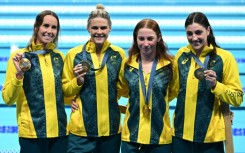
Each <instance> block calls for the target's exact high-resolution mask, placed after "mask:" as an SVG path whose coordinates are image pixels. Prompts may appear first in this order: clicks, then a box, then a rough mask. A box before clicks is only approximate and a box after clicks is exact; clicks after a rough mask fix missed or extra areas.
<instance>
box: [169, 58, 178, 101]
mask: <svg viewBox="0 0 245 153" xmlns="http://www.w3.org/2000/svg"><path fill="white" fill-rule="evenodd" d="M178 93H179V71H178V65H177V60H176V59H174V61H173V66H172V78H171V80H170V83H169V94H168V101H169V102H170V101H172V100H173V99H174V98H176V97H177V95H178Z"/></svg>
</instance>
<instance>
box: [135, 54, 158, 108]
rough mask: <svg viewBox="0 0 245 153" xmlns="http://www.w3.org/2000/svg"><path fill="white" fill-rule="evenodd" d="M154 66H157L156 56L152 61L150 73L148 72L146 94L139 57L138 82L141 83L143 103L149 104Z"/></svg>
mask: <svg viewBox="0 0 245 153" xmlns="http://www.w3.org/2000/svg"><path fill="white" fill-rule="evenodd" d="M156 67H157V58H155V59H154V63H153V65H152V68H151V74H150V80H149V83H148V90H147V94H146V87H145V81H144V75H143V70H142V62H141V59H139V76H140V83H141V88H142V91H143V95H144V99H145V103H146V104H147V105H148V104H149V98H150V93H151V90H152V84H153V77H154V75H155V72H156Z"/></svg>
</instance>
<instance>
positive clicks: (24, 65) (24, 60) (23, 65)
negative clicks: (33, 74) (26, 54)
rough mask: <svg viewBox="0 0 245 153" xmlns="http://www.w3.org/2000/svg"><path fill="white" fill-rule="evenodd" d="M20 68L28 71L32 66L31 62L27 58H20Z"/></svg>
mask: <svg viewBox="0 0 245 153" xmlns="http://www.w3.org/2000/svg"><path fill="white" fill-rule="evenodd" d="M20 68H21V70H22V71H28V70H29V69H30V68H31V62H30V61H29V60H28V59H27V58H22V59H21V60H20Z"/></svg>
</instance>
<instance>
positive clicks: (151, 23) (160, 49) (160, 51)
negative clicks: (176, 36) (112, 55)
mask: <svg viewBox="0 0 245 153" xmlns="http://www.w3.org/2000/svg"><path fill="white" fill-rule="evenodd" d="M142 28H148V29H151V30H153V31H154V32H155V33H156V35H157V38H159V37H160V38H161V39H160V41H159V42H157V45H156V57H157V58H158V60H163V59H166V60H169V61H170V62H172V59H173V56H172V55H170V54H169V52H168V47H167V45H166V43H165V42H164V41H163V38H162V33H161V30H160V27H159V25H158V23H157V22H156V21H155V20H152V19H143V20H141V21H140V22H138V23H137V25H136V26H135V28H134V31H133V44H132V46H131V48H130V49H129V58H128V61H127V62H126V63H127V64H129V63H131V62H132V57H133V56H135V55H137V56H138V57H137V59H138V58H139V57H140V49H139V48H138V44H137V36H138V32H139V30H140V29H142Z"/></svg>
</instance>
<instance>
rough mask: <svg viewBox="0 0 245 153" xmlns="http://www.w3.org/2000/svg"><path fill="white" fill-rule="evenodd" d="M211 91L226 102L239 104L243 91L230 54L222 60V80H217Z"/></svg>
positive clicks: (235, 64) (234, 62) (233, 59)
mask: <svg viewBox="0 0 245 153" xmlns="http://www.w3.org/2000/svg"><path fill="white" fill-rule="evenodd" d="M212 92H213V93H214V94H215V95H217V96H218V97H219V98H220V99H221V101H223V102H225V103H227V104H230V105H233V106H240V105H241V103H242V101H243V94H244V93H243V90H242V86H241V82H240V76H239V71H238V65H237V63H236V61H235V58H234V57H233V55H232V54H230V56H229V57H228V58H227V59H226V60H225V62H224V68H223V82H218V81H217V83H216V86H215V88H214V89H213V90H212Z"/></svg>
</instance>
